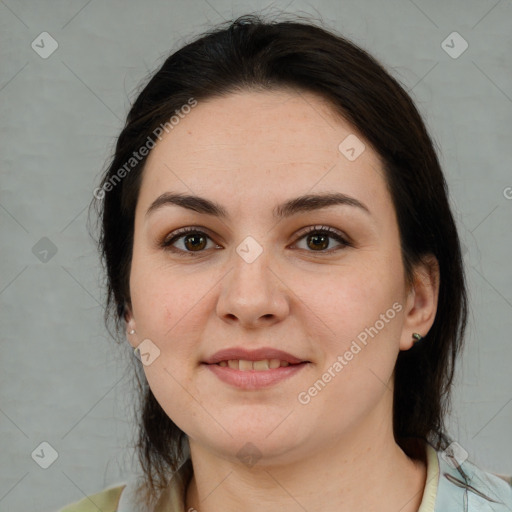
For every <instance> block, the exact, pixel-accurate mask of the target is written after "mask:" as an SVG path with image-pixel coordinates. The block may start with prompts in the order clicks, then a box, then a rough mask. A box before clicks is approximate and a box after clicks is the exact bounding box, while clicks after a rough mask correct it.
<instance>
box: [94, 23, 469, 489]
mask: <svg viewBox="0 0 512 512" xmlns="http://www.w3.org/2000/svg"><path fill="white" fill-rule="evenodd" d="M282 88H292V89H295V90H297V91H307V92H310V93H316V94H317V95H319V96H320V97H322V98H323V99H325V100H327V102H328V103H329V104H330V105H331V106H332V109H333V111H334V112H336V113H338V114H339V115H341V116H342V117H343V118H344V119H346V120H347V121H348V122H349V123H351V124H352V125H353V126H354V127H355V128H356V129H357V131H358V132H359V133H360V134H361V135H362V136H363V137H364V138H365V139H366V141H367V142H369V143H370V144H371V146H372V147H373V149H374V150H375V151H376V152H377V153H378V154H379V155H380V157H381V159H382V161H383V166H384V174H385V179H386V182H387V185H388V188H389V191H390V194H391V197H392V200H393V204H394V208H395V211H396V216H397V219H398V225H399V232H400V239H401V250H402V259H403V265H404V272H405V275H406V277H407V279H409V280H410V281H411V280H412V278H413V268H414V265H415V264H417V263H419V262H421V261H422V260H423V259H424V258H425V257H428V255H434V256H435V257H436V258H437V260H438V262H439V270H440V290H439V298H438V309H437V314H436V318H435V321H434V324H433V326H432V328H431V330H430V332H429V333H428V334H427V335H426V337H425V339H424V340H422V341H421V342H420V343H418V344H416V345H415V346H414V347H413V348H411V349H410V350H407V351H402V352H400V354H399V356H398V359H397V362H396V367H395V387H394V410H393V428H394V435H395V439H396V441H397V443H398V444H399V445H400V446H402V448H404V450H405V449H406V448H405V447H406V438H408V437H417V438H423V439H426V440H429V442H431V444H433V445H434V446H435V447H436V448H437V449H444V448H445V447H446V445H447V443H448V437H447V435H446V434H445V426H444V419H445V416H446V413H447V411H448V406H449V392H450V388H451V385H452V380H453V376H454V364H455V360H456V357H457V355H458V353H459V350H460V349H461V346H462V342H463V338H464V331H465V327H466V318H467V297H466V285H465V277H464V268H463V262H462V257H461V249H460V242H459V237H458V234H457V230H456V226H455V222H454V219H453V216H452V213H451V211H450V206H449V201H448V190H447V185H446V182H445V179H444V176H443V173H442V171H441V168H440V165H439V161H438V158H437V156H436V152H435V149H434V146H433V142H432V140H431V138H430V136H429V134H428V133H427V130H426V127H425V125H424V123H423V121H422V119H421V116H420V114H419V113H418V110H417V109H416V107H415V105H414V103H413V101H412V100H411V98H410V97H409V95H408V94H407V93H406V92H405V90H404V88H402V86H401V85H400V84H399V83H398V82H397V81H396V80H395V79H394V78H393V77H391V76H390V75H389V74H388V73H387V72H386V71H385V70H384V69H383V67H382V66H381V65H380V64H379V63H378V62H377V61H376V60H375V59H374V58H373V57H371V56H370V55H369V54H368V53H366V52H365V51H364V50H362V49H361V48H359V47H358V46H356V45H355V44H353V43H352V42H350V41H348V40H346V39H344V38H343V37H340V36H339V35H336V34H334V33H332V32H331V31H328V30H326V29H324V28H322V27H320V26H317V25H316V24H314V23H312V22H310V21H304V20H302V19H297V18H296V19H294V20H285V21H265V20H263V19H262V17H261V16H255V15H246V16H242V17H240V18H238V19H237V20H235V21H231V22H228V23H227V24H223V25H221V26H218V27H216V28H215V29H214V30H211V31H209V32H207V33H205V34H203V35H202V36H201V37H199V38H197V39H195V40H194V41H193V42H191V43H190V44H187V45H186V46H184V47H183V48H181V49H180V50H178V51H176V52H175V53H173V54H172V55H170V56H169V57H168V58H167V60H165V62H164V64H163V65H162V66H161V68H160V69H159V70H158V71H157V72H156V73H155V74H154V75H153V76H152V77H151V78H150V79H149V81H148V83H147V85H145V87H144V88H143V90H142V92H140V94H139V95H138V97H137V99H136V101H135V102H134V103H133V105H132V107H131V109H130V112H129V114H128V117H127V120H126V124H125V126H124V128H123V130H122V132H121V134H120V135H119V138H118V140H117V144H116V148H115V154H114V156H113V159H112V160H111V162H110V164H109V165H108V168H107V170H106V171H105V174H104V176H103V180H102V183H101V187H100V189H97V190H101V193H99V194H96V193H95V196H96V198H97V200H95V201H94V203H95V204H96V206H97V208H98V209H99V215H100V219H101V220H100V222H101V234H100V238H99V247H100V250H101V253H102V257H103V263H104V266H105V270H106V279H107V294H108V296H107V308H106V321H107V325H110V324H109V322H111V321H112V320H113V321H114V325H115V329H116V334H118V335H121V337H122V338H123V339H124V329H123V315H124V311H125V307H126V306H127V305H128V306H129V305H130V290H129V274H130V264H131V256H132V245H133V233H134V216H135V206H136V203H137V197H138V193H139V187H140V182H141V175H142V172H143V168H144V162H145V159H146V158H142V159H141V160H140V162H138V163H137V164H136V165H133V168H130V169H129V171H128V172H126V173H121V174H123V177H122V179H120V180H117V181H118V182H115V183H114V181H113V178H114V177H115V175H116V174H117V177H119V169H121V168H123V166H125V165H126V162H128V161H129V160H130V158H131V157H132V156H133V152H134V151H137V150H138V149H139V148H140V147H142V146H143V145H145V144H147V141H148V140H154V139H155V138H154V131H155V130H156V129H158V127H159V126H161V125H163V124H165V123H166V122H168V121H169V119H170V118H171V117H172V116H173V115H176V112H178V111H180V108H181V107H182V106H183V105H186V104H187V103H188V102H189V101H190V99H191V98H194V99H195V100H196V101H198V102H200V101H201V100H205V99H210V98H213V97H220V96H225V95H228V94H230V93H233V92H236V91H243V90H278V89H282ZM125 170H126V166H125ZM108 183H110V186H107V184H108ZM139 385H140V393H141V406H140V411H139V412H140V422H139V440H138V453H139V459H140V462H141V464H142V467H143V470H144V473H145V477H146V479H147V484H148V486H149V488H150V489H151V490H152V491H157V490H159V489H161V488H163V486H165V485H166V484H167V482H168V478H169V476H170V474H171V473H172V472H173V471H174V470H176V469H177V467H178V465H179V464H180V463H181V462H182V460H181V457H182V454H183V452H182V446H183V445H182V442H183V440H184V439H185V434H184V433H183V432H182V431H181V430H180V429H179V428H178V427H177V426H176V425H175V424H174V423H173V422H172V420H171V419H170V418H169V417H168V416H167V414H166V413H165V412H164V411H163V409H162V408H161V407H160V405H159V404H158V402H157V401H156V399H155V397H154V396H153V393H152V392H151V389H149V386H148V385H147V382H146V380H145V379H144V378H143V377H142V378H141V377H140V375H139Z"/></svg>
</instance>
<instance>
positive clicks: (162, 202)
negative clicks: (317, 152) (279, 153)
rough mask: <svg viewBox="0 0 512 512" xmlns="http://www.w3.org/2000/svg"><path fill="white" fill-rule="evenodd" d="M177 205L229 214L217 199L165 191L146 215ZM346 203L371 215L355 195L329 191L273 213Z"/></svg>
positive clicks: (302, 198)
mask: <svg viewBox="0 0 512 512" xmlns="http://www.w3.org/2000/svg"><path fill="white" fill-rule="evenodd" d="M170 205H176V206H181V207H182V208H186V209H188V210H192V211H195V212H197V213H202V214H206V215H212V216H215V217H219V218H221V219H228V218H229V214H228V212H227V211H226V209H225V208H224V207H223V206H221V205H220V204H219V203H216V202H215V201H211V200H210V199H206V198H204V197H200V196H194V195H187V194H177V193H173V192H165V193H164V194H162V195H160V196H158V197H157V198H156V199H155V200H154V201H153V202H152V203H151V206H150V207H149V208H148V210H147V211H146V216H148V215H149V214H150V213H152V212H154V211H156V210H158V209H160V208H162V207H164V206H170ZM336 205H345V206H352V207H355V208H358V209H360V210H361V211H364V212H365V213H366V214H368V215H371V212H370V210H369V209H368V207H367V206H366V205H365V204H364V203H362V202H361V201H359V200H358V199H356V198H355V197H351V196H348V195H346V194H342V193H339V192H338V193H327V194H306V195H303V196H299V197H296V198H294V199H289V200H288V201H285V202H284V203H282V204H280V205H277V206H276V207H275V208H274V210H273V215H274V217H276V218H280V219H282V218H285V217H291V216H292V215H295V214H297V213H301V212H310V211H314V210H320V209H322V208H328V207H329V206H336Z"/></svg>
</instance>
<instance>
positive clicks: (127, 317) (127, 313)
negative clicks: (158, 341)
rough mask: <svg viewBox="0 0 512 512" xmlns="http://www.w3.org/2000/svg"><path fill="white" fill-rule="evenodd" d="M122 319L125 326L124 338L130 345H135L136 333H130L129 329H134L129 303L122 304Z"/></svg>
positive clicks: (133, 319)
mask: <svg viewBox="0 0 512 512" xmlns="http://www.w3.org/2000/svg"><path fill="white" fill-rule="evenodd" d="M124 321H125V328H126V338H127V339H128V341H129V343H130V345H132V347H136V346H137V334H136V333H134V334H130V331H132V330H133V331H136V330H137V328H136V326H135V318H134V317H133V313H132V307H131V304H128V303H125V305H124Z"/></svg>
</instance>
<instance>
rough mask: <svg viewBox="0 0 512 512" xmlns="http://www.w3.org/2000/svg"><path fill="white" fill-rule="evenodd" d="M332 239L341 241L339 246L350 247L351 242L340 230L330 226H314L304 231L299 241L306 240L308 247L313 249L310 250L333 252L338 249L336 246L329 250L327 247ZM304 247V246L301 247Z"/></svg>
mask: <svg viewBox="0 0 512 512" xmlns="http://www.w3.org/2000/svg"><path fill="white" fill-rule="evenodd" d="M330 239H334V240H336V241H337V242H338V243H339V246H338V248H339V247H340V246H341V247H348V246H350V244H349V243H348V242H347V240H345V239H344V238H343V237H342V236H341V234H340V233H338V231H335V230H333V229H332V228H329V227H313V228H309V230H308V231H306V233H303V234H302V235H301V236H300V237H299V241H305V242H306V247H307V248H309V249H313V250H312V251H310V252H324V253H325V252H332V251H334V250H337V249H336V248H332V249H330V250H329V251H327V250H326V249H328V248H329V246H330V245H331V243H330ZM300 248H301V249H303V247H300Z"/></svg>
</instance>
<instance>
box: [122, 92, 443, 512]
mask: <svg viewBox="0 0 512 512" xmlns="http://www.w3.org/2000/svg"><path fill="white" fill-rule="evenodd" d="M350 134H356V135H357V136H358V137H359V139H360V140H361V141H363V142H364V143H365V145H366V149H365V150H364V152H363V153H362V154H361V155H360V156H359V157H358V158H357V159H356V160H355V161H349V160H348V159H347V158H346V157H345V156H344V155H343V154H342V153H341V152H340V151H339V150H338V145H339V144H340V142H342V141H343V140H344V139H345V137H347V136H348V135H350ZM170 191H172V192H179V193H184V194H194V195H199V196H202V197H205V198H208V199H210V200H213V201H216V202H218V203H219V204H220V205H222V206H223V207H224V208H225V209H226V210H227V212H228V214H229V218H226V219H220V218H217V217H214V216H211V215H206V214H203V213H197V212H193V211H191V210H188V209H185V208H182V207H180V206H176V205H166V206H164V207H161V208H159V209H156V210H154V211H153V212H152V213H150V214H149V215H146V211H147V210H148V208H149V206H150V205H151V204H152V202H153V201H154V200H155V199H156V198H157V197H158V196H160V195H161V194H162V193H164V192H170ZM325 192H342V193H344V194H347V195H349V196H352V197H354V198H356V199H357V200H359V201H361V202H362V203H364V204H365V205H366V206H367V207H368V209H369V210H370V214H367V213H365V212H364V211H363V210H361V209H358V208H356V207H353V206H347V205H336V206H330V207H328V208H324V209H321V210H317V211H310V212H302V213H298V214H295V215H293V216H291V217H289V218H284V219H281V220H276V219H275V218H273V216H272V210H273V208H274V207H275V206H276V205H277V204H280V203H282V202H284V201H286V200H288V199H291V198H295V197H297V196H300V195H303V194H316V193H325ZM315 225H322V226H330V227H332V228H334V229H336V230H339V231H340V232H341V233H342V234H343V235H345V236H346V237H348V238H349V239H350V240H351V242H352V246H343V245H341V244H340V243H339V242H337V241H336V240H335V239H332V238H330V239H329V246H328V247H327V249H319V248H318V247H320V248H321V247H323V246H322V244H321V243H320V244H319V245H315V243H313V244H311V242H309V244H308V237H307V235H306V236H303V235H301V236H297V234H298V233H299V232H300V230H301V229H303V228H305V227H309V226H315ZM187 226H202V227H203V228H206V229H203V230H202V231H204V232H205V233H206V235H208V237H209V238H206V240H207V244H208V245H207V246H206V247H205V248H202V249H200V251H202V252H198V251H197V249H196V250H195V252H194V246H193V244H191V243H190V240H189V241H188V245H187V244H185V242H186V241H187V239H186V238H183V237H182V238H181V239H179V240H177V241H176V242H175V243H174V247H176V248H177V249H178V250H179V249H181V250H182V251H187V250H188V252H189V253H192V256H189V255H186V254H185V255H182V256H180V255H179V254H178V253H173V252H170V251H169V250H165V249H163V248H162V247H160V246H159V242H160V241H161V240H163V239H165V238H166V237H167V239H169V238H170V237H169V235H170V234H172V232H173V231H175V230H177V229H178V228H182V227H187ZM247 236H251V237H253V238H254V239H255V240H256V241H257V242H258V244H259V245H260V246H261V248H262V249H263V252H262V253H261V254H260V256H259V257H258V258H257V259H256V260H255V261H253V262H252V263H248V262H247V261H245V260H244V259H243V258H241V257H240V255H239V254H238V253H237V251H236V248H237V246H239V244H240V243H241V242H242V241H243V240H244V239H245V238H246V237H247ZM196 241H197V240H196ZM316 243H317V244H318V242H316ZM201 247H203V246H201ZM329 251H331V252H329ZM322 252H323V254H322ZM438 281H439V274H438V269H437V265H436V262H435V259H433V260H431V261H430V262H429V264H428V265H427V264H425V265H422V266H419V267H417V268H416V274H415V279H414V283H413V285H412V286H408V285H407V282H406V280H405V276H404V268H403V265H402V259H401V252H400V241H399V233H398V225H397V220H396V216H395V211H394V208H393V204H392V201H391V197H390V195H389V192H388V190H387V188H386V185H385V182H384V179H383V171H382V165H381V161H380V159H379V157H378V155H377V154H376V153H375V152H374V151H373V150H372V148H371V147H370V145H369V143H368V142H366V141H364V139H363V137H362V136H361V135H358V134H357V131H356V130H355V129H354V128H353V127H352V126H351V125H349V124H348V123H347V122H346V121H343V120H341V119H340V118H339V117H335V115H334V113H333V111H332V109H331V108H330V106H329V105H328V104H326V103H325V102H324V101H323V100H322V99H321V98H319V97H317V96H316V95H313V94H310V93H300V94H299V93H297V92H293V91H288V90H280V91H272V92H254V91H246V92H243V93H236V94H230V95H228V96H226V97H223V98H216V99H213V100H209V101H200V102H199V103H198V105H197V106H196V107H195V108H193V109H192V111H191V112H190V113H189V114H188V115H187V116H185V117H184V119H182V120H181V121H180V123H179V125H177V126H176V127H175V128H174V129H173V130H172V131H171V132H170V133H169V134H167V135H165V137H164V138H163V139H162V140H161V141H160V142H158V143H157V145H156V146H155V148H154V149H153V150H152V151H151V153H150V155H149V157H148V160H147V163H146V168H145V170H144V176H143V181H142V185H141V189H140V195H139V199H138V203H137V208H136V216H135V236H134V246H133V260H132V266H131V274H130V292H131V305H130V308H129V312H128V314H127V317H126V320H127V329H128V330H130V329H135V330H136V334H135V335H130V336H129V339H130V343H131V344H132V346H134V347H135V346H137V345H138V344H139V343H141V342H142V341H143V340H144V339H150V340H151V341H152V343H154V344H155V345H156V346H157V347H158V348H159V350H160V355H159V357H157V358H156V359H155V360H154V362H153V363H152V364H150V365H149V366H145V367H144V370H145V373H146V377H147V380H148V382H149V385H150V387H151V389H152V391H153V393H154V395H155V397H156V399H157V400H158V401H159V403H160V405H161V406H162V408H163V409H164V410H165V412H166V413H167V414H168V415H169V417H170V418H171V419H172V420H173V421H174V422H175V423H176V424H177V425H178V427H179V428H180V429H182V430H183V431H184V432H185V433H186V434H187V435H188V437H189V443H190V450H191V457H192V463H193V467H194V477H193V479H192V481H191V483H190V485H189V487H188V490H187V503H186V505H187V510H188V507H194V508H195V509H196V510H198V511H200V512H213V511H235V510H245V511H248V512H251V511H256V510H258V511H260V510H269V511H280V512H281V511H296V510H302V509H301V507H303V509H306V510H308V511H316V510H322V511H327V512H328V511H337V512H340V511H354V510H379V511H380V512H382V511H384V512H385V511H393V512H396V511H398V510H400V511H401V512H409V511H411V512H412V511H416V510H417V509H418V507H419V505H420V503H421V498H422V493H423V489H424V486H425V479H426V467H425V463H424V461H421V460H413V459H411V458H409V457H408V456H407V455H406V454H405V453H404V452H403V451H402V450H401V449H400V447H399V446H398V445H397V444H396V442H395V440H394V437H393V431H392V403H393V396H392V395H393V368H394V365H395V362H396V358H397V356H398V353H399V351H400V350H408V349H409V348H410V347H411V346H412V344H413V342H412V333H413V332H419V333H421V334H426V333H427V332H428V330H429V329H430V327H431V326H432V324H433V321H434V317H435V313H436V308H437V296H438ZM394 303H398V304H400V305H401V306H402V308H401V311H400V312H399V313H397V314H396V316H395V317H394V318H393V319H392V320H390V321H389V322H387V323H386V324H385V327H384V328H382V329H381V330H380V331H379V332H378V335H376V336H375V337H373V338H369V341H368V344H367V345H366V346H363V348H362V350H361V351H360V352H359V353H357V355H355V356H354V358H353V359H352V360H351V361H350V362H348V364H347V365H346V366H344V368H343V370H342V371H341V372H339V373H337V374H336V377H335V378H332V380H331V381H330V382H329V383H328V384H327V385H326V386H325V388H324V389H323V390H322V391H321V392H319V393H318V394H317V395H316V396H314V398H312V399H311V401H310V402H309V403H308V404H307V405H304V404H301V403H300V402H299V401H298V395H299V393H301V392H304V391H307V390H308V389H309V388H310V387H311V386H312V384H313V383H314V382H315V381H317V380H318V379H319V378H321V376H322V374H323V373H324V372H325V371H327V369H328V368H329V367H332V365H333V363H334V362H335V361H336V360H337V357H338V356H339V355H343V354H344V353H345V352H346V351H347V350H348V349H349V348H350V344H351V342H352V340H354V339H356V337H357V335H358V334H359V333H361V332H362V331H364V329H365V328H367V327H370V326H374V325H375V323H376V321H377V320H378V319H379V318H380V315H381V314H385V313H386V311H387V310H389V309H390V308H391V307H392V305H393V304H394ZM234 346H238V347H239V346H243V347H247V348H257V347H262V346H270V347H275V348H279V349H281V350H284V351H287V352H289V353H291V354H293V355H295V356H297V357H299V358H300V359H302V360H308V361H310V363H309V364H308V365H307V366H306V367H305V368H303V369H302V370H301V372H300V373H298V374H297V375H295V376H293V377H291V378H289V379H287V380H285V381H282V382H280V383H278V384H277V385H275V386H272V387H270V388H267V389H262V390H253V391H247V390H240V389H236V388H234V387H231V386H229V385H228V384H225V383H223V382H222V381H220V380H219V379H218V378H217V377H216V376H215V375H214V374H213V373H212V372H211V371H209V370H208V369H207V368H206V367H204V366H203V365H201V364H200V362H201V361H203V360H204V359H205V358H206V357H207V356H210V355H212V354H214V353H215V352H217V351H218V350H221V349H224V348H228V347H234ZM248 442H250V443H252V444H253V445H254V446H256V447H257V449H258V450H259V454H260V457H261V458H259V460H258V461H257V463H256V464H255V465H254V466H252V467H249V466H248V465H246V464H244V463H243V462H242V461H241V460H240V459H239V458H238V457H237V452H238V451H239V450H240V449H241V448H242V447H243V446H244V445H246V443H248ZM368 489H371V492H368ZM320 490H321V491H320Z"/></svg>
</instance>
